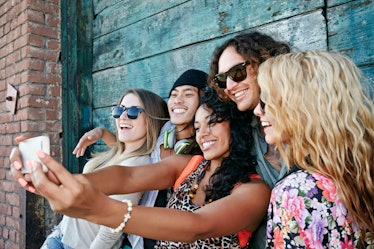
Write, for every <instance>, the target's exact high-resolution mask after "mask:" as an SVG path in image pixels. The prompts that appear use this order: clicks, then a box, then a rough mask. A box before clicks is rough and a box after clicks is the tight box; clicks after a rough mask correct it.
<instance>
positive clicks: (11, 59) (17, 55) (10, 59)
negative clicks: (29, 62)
mask: <svg viewBox="0 0 374 249" xmlns="http://www.w3.org/2000/svg"><path fill="white" fill-rule="evenodd" d="M20 59H21V51H19V50H14V51H13V52H12V53H11V54H9V55H8V56H7V57H6V64H7V65H10V64H13V63H15V62H18V61H19V60H20Z"/></svg>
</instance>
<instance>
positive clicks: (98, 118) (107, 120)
mask: <svg viewBox="0 0 374 249" xmlns="http://www.w3.org/2000/svg"><path fill="white" fill-rule="evenodd" d="M121 96H122V93H121ZM121 96H120V97H121ZM120 97H119V98H120ZM119 98H118V99H119ZM93 115H94V119H93V125H94V127H98V126H102V127H105V128H107V129H108V130H110V131H111V132H112V133H114V132H115V130H116V128H115V127H116V123H115V119H114V118H113V117H112V116H111V107H106V108H99V109H95V111H94V112H93ZM99 144H100V143H99Z"/></svg>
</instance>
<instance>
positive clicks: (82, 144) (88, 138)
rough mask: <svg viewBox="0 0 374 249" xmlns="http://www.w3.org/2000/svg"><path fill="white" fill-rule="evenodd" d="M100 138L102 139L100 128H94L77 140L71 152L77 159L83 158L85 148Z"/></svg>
mask: <svg viewBox="0 0 374 249" xmlns="http://www.w3.org/2000/svg"><path fill="white" fill-rule="evenodd" d="M101 137H102V131H101V128H95V129H93V130H90V131H89V132H86V133H85V134H84V135H83V136H82V137H81V138H80V139H79V142H78V144H77V146H75V148H74V150H73V154H75V156H76V157H77V158H78V157H81V156H83V155H84V153H85V152H86V149H87V147H88V146H90V145H91V144H93V143H95V142H96V141H97V140H99V139H100V138H101Z"/></svg>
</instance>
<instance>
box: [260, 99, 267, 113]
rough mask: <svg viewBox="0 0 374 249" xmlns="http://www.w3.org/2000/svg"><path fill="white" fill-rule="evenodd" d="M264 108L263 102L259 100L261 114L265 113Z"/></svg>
mask: <svg viewBox="0 0 374 249" xmlns="http://www.w3.org/2000/svg"><path fill="white" fill-rule="evenodd" d="M265 106H266V104H265V102H264V101H262V99H260V111H261V112H262V113H265Z"/></svg>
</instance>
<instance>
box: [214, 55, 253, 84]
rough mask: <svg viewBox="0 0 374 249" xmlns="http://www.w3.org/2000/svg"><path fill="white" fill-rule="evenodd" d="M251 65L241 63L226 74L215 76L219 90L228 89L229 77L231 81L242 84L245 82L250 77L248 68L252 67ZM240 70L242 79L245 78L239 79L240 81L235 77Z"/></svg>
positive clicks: (246, 62)
mask: <svg viewBox="0 0 374 249" xmlns="http://www.w3.org/2000/svg"><path fill="white" fill-rule="evenodd" d="M250 64H251V62H250V61H245V62H241V63H239V64H236V65H234V66H232V67H231V68H230V69H229V70H227V71H226V72H224V73H219V74H216V75H215V76H214V78H213V80H214V82H215V83H216V85H217V86H218V87H219V88H221V89H226V88H227V77H229V78H230V79H231V80H233V81H235V82H241V81H243V80H245V79H246V78H247V76H248V74H247V66H248V65H250ZM238 70H240V71H241V72H242V77H243V78H239V79H238V78H236V79H235V78H234V77H235V74H236V72H237V71H238ZM230 74H234V75H230ZM219 78H224V79H225V81H222V80H219Z"/></svg>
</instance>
